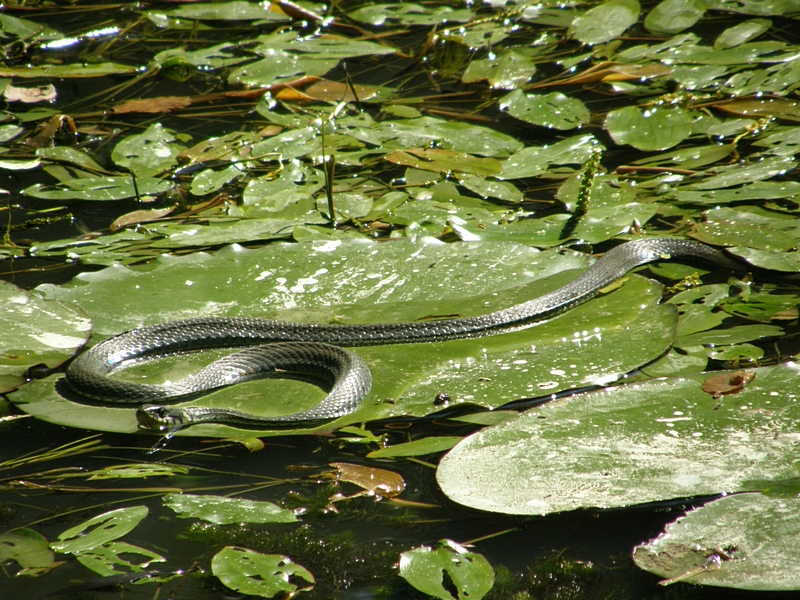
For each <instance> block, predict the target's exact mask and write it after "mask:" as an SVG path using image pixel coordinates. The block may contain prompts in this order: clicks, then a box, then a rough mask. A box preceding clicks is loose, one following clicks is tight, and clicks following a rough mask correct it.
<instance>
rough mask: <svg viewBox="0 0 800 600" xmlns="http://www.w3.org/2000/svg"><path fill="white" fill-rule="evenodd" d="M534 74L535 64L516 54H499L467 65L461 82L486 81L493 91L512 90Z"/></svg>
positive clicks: (509, 52)
mask: <svg viewBox="0 0 800 600" xmlns="http://www.w3.org/2000/svg"><path fill="white" fill-rule="evenodd" d="M534 73H536V63H535V62H534V61H533V60H532V59H530V58H528V57H527V56H524V55H522V54H519V53H517V52H514V51H513V50H512V51H508V52H501V53H499V54H497V55H489V56H488V57H486V58H482V59H480V60H473V61H472V62H470V63H469V66H468V67H467V70H466V71H464V75H462V76H461V81H463V82H464V83H474V82H476V81H488V82H489V85H490V86H491V87H492V88H494V89H501V90H512V89H515V88H518V87H520V86H521V85H524V84H525V83H527V82H528V80H530V78H531V77H533V75H534Z"/></svg>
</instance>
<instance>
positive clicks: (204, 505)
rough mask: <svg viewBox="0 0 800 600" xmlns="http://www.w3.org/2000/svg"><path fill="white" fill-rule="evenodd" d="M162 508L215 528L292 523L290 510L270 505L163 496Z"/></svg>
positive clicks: (174, 495) (242, 501)
mask: <svg viewBox="0 0 800 600" xmlns="http://www.w3.org/2000/svg"><path fill="white" fill-rule="evenodd" d="M164 505H165V506H167V507H168V508H171V509H172V510H174V511H175V512H176V513H178V516H179V517H180V518H181V519H190V518H193V519H203V520H205V521H209V522H211V523H215V524H217V525H223V524H227V523H294V522H295V521H297V520H298V519H297V517H296V516H295V514H294V513H293V512H292V511H291V510H287V509H285V508H281V507H280V506H277V505H276V504H273V503H272V502H263V501H255V500H243V499H240V498H227V497H225V496H212V495H207V494H206V495H196V494H167V495H166V496H164Z"/></svg>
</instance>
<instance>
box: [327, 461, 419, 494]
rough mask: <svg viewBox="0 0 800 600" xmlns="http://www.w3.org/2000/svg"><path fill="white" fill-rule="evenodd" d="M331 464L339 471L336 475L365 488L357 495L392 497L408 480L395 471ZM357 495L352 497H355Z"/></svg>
mask: <svg viewBox="0 0 800 600" xmlns="http://www.w3.org/2000/svg"><path fill="white" fill-rule="evenodd" d="M330 465H331V466H332V467H334V468H335V469H336V470H337V471H338V473H337V474H336V477H337V478H338V479H339V480H340V481H346V482H348V483H352V484H354V485H357V486H358V487H360V488H363V490H364V491H363V492H360V493H358V494H356V495H355V496H361V495H364V494H366V495H369V496H378V497H382V498H392V497H394V496H397V495H398V494H400V493H402V492H403V490H405V489H406V482H405V481H403V478H402V477H401V476H400V475H398V474H397V473H395V472H394V471H387V470H386V469H376V468H374V467H366V466H363V465H353V464H350V463H341V462H336V463H330ZM355 496H350V497H351V498H353V497H355Z"/></svg>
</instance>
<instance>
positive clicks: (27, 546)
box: [0, 528, 54, 575]
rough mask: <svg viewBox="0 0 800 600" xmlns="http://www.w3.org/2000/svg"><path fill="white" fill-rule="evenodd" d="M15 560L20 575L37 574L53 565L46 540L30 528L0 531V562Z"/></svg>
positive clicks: (52, 558)
mask: <svg viewBox="0 0 800 600" xmlns="http://www.w3.org/2000/svg"><path fill="white" fill-rule="evenodd" d="M8 560H13V561H16V563H17V564H18V565H19V566H20V567H21V569H22V570H21V571H20V573H19V574H20V575H37V574H39V573H40V572H42V571H46V570H47V569H50V568H51V567H52V566H53V562H54V554H53V551H52V550H50V547H49V546H48V544H47V540H46V539H45V538H43V537H42V536H41V535H39V534H38V533H36V532H35V531H33V530H32V529H24V528H23V529H17V530H15V531H9V532H8V533H0V563H5V562H6V561H8Z"/></svg>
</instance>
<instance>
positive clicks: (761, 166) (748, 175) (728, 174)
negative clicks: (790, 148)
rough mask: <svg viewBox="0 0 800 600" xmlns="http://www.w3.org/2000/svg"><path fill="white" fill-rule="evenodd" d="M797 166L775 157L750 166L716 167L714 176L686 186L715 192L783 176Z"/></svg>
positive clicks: (781, 157) (788, 160) (787, 157)
mask: <svg viewBox="0 0 800 600" xmlns="http://www.w3.org/2000/svg"><path fill="white" fill-rule="evenodd" d="M796 166H797V161H795V160H792V157H789V156H775V157H772V158H767V159H766V160H763V161H760V162H757V163H754V164H751V165H745V166H742V165H732V166H729V167H718V168H716V169H715V170H714V172H716V175H713V176H712V177H709V178H708V179H706V180H705V181H702V182H700V183H695V184H692V185H691V186H687V189H690V190H716V189H719V188H727V187H731V186H734V185H741V184H748V183H753V182H756V181H762V180H764V179H770V178H771V177H775V176H776V175H784V174H786V173H788V172H789V171H791V170H792V169H794V168H795V167H796Z"/></svg>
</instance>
